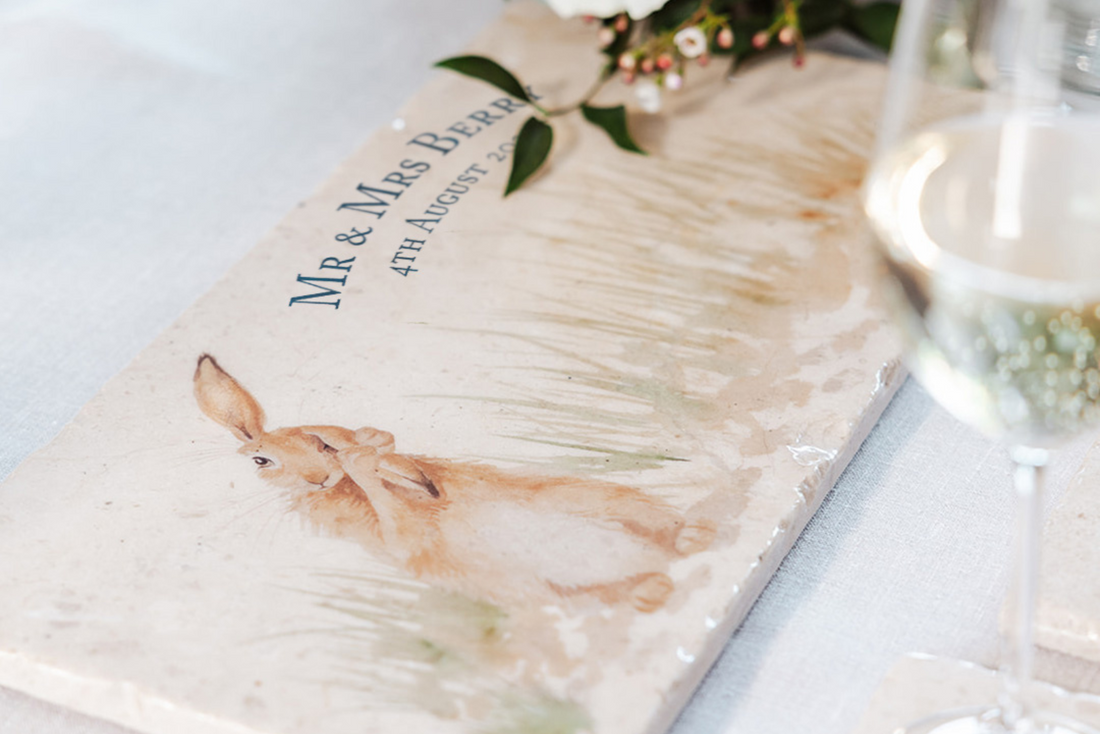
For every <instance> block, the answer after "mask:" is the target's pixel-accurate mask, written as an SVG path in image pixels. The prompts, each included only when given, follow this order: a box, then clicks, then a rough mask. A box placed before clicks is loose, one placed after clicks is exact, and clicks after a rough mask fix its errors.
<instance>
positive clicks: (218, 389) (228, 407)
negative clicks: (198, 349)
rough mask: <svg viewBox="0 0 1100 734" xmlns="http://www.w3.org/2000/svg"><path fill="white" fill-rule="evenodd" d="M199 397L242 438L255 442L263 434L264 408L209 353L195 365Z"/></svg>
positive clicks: (211, 414)
mask: <svg viewBox="0 0 1100 734" xmlns="http://www.w3.org/2000/svg"><path fill="white" fill-rule="evenodd" d="M195 400H197V401H198V403H199V408H200V409H202V412H203V413H206V415H207V416H209V417H210V418H213V419H214V420H215V421H216V422H218V423H219V424H221V425H223V426H225V427H226V428H228V429H229V430H230V431H232V432H233V435H234V436H236V437H237V438H239V439H240V440H242V441H252V440H254V439H257V438H259V437H260V436H261V435H263V432H264V411H263V408H261V407H260V404H259V403H257V402H256V398H254V397H252V396H251V395H249V393H248V391H247V390H245V389H244V388H243V387H241V385H240V383H239V382H237V381H236V380H234V379H233V378H232V377H230V376H229V373H228V372H226V371H225V370H223V369H222V368H221V367H219V366H218V363H217V362H216V361H214V358H213V357H211V356H210V355H209V354H204V355H202V356H201V357H199V364H198V366H197V367H196V368H195Z"/></svg>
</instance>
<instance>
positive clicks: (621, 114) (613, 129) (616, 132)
mask: <svg viewBox="0 0 1100 734" xmlns="http://www.w3.org/2000/svg"><path fill="white" fill-rule="evenodd" d="M581 114H582V115H584V119H586V120H588V121H589V122H591V123H592V124H593V125H596V126H597V127H602V128H603V129H604V132H606V133H607V134H608V135H610V136H611V139H612V140H613V141H615V145H617V146H619V147H620V148H622V149H623V150H629V151H630V152H631V153H641V154H642V155H645V154H646V152H645V151H644V150H642V149H641V148H639V147H638V144H637V143H635V142H634V138H632V137H630V130H628V129H627V127H626V107H623V106H622V105H619V106H618V107H592V106H591V105H587V104H582V105H581Z"/></svg>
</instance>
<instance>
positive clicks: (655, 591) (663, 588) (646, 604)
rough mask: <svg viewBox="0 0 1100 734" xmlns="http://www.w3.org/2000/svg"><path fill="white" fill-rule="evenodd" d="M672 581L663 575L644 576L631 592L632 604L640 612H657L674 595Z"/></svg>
mask: <svg viewBox="0 0 1100 734" xmlns="http://www.w3.org/2000/svg"><path fill="white" fill-rule="evenodd" d="M673 588H674V587H673V585H672V579H670V578H669V577H668V576H667V575H665V574H663V573H650V574H646V575H645V576H643V577H642V578H641V579H640V580H639V581H638V583H636V584H634V587H633V588H632V589H631V590H630V602H631V604H633V605H634V608H635V609H637V610H638V611H639V612H645V613H646V614H649V613H650V612H655V611H657V610H658V609H660V608H661V607H663V606H664V605H665V602H666V601H668V597H669V596H671V595H672V590H673Z"/></svg>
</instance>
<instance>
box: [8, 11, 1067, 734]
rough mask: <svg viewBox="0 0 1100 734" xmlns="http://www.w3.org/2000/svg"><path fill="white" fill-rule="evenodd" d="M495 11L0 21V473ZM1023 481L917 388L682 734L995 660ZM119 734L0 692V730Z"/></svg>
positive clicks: (850, 700)
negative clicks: (935, 666) (954, 662)
mask: <svg viewBox="0 0 1100 734" xmlns="http://www.w3.org/2000/svg"><path fill="white" fill-rule="evenodd" d="M500 9H501V8H500V0H474V1H469V0H468V1H467V2H462V3H454V2H449V1H448V0H419V2H416V3H409V2H403V1H402V0H313V1H312V2H308V3H303V2H293V1H292V0H262V1H261V0H238V1H237V2H224V1H218V0H187V1H186V2H184V1H183V0H177V1H176V2H170V1H169V0H162V2H158V3H152V2H148V0H144V1H139V0H6V2H0V344H2V345H3V346H2V347H0V386H2V387H0V419H2V423H0V477H2V476H5V475H7V474H8V473H9V472H10V471H11V470H12V469H13V468H14V467H15V465H16V464H17V463H18V462H19V461H21V460H22V459H23V458H25V457H26V456H27V455H28V454H30V453H31V452H32V451H34V450H35V449H37V448H39V447H40V446H42V445H44V444H45V443H47V442H48V441H49V440H50V439H51V438H52V437H53V436H54V435H55V434H56V433H57V431H58V430H59V429H60V428H61V426H62V425H63V424H64V423H65V422H67V421H68V420H70V419H71V418H72V417H73V416H74V415H75V414H76V412H77V411H78V410H79V408H80V407H81V406H82V405H83V404H84V403H85V402H86V401H87V400H89V399H90V398H91V397H92V396H93V395H94V394H95V392H96V391H97V390H98V389H99V388H100V387H101V386H102V385H103V384H104V383H105V382H106V381H107V380H108V379H109V378H110V377H111V376H112V375H113V374H115V373H116V372H118V371H119V370H120V369H122V368H123V367H124V366H125V365H126V364H127V362H128V361H129V360H130V359H132V358H133V357H134V356H135V355H136V354H137V353H138V352H139V351H140V350H141V349H142V348H143V347H144V346H145V345H146V344H147V343H148V342H149V341H150V340H151V339H152V338H153V337H154V336H155V335H156V334H157V333H158V332H159V331H160V330H162V329H163V328H164V327H166V326H167V325H168V324H170V323H171V322H172V321H173V320H174V319H175V318H176V317H177V316H178V315H179V314H180V313H181V312H182V311H183V310H184V309H185V308H186V307H187V306H188V305H189V304H190V303H191V302H192V301H193V300H194V299H195V298H196V297H198V296H199V295H200V294H201V293H203V292H204V291H205V290H207V289H208V288H209V287H210V286H211V285H212V284H213V283H214V281H215V280H216V279H217V278H218V277H219V276H220V275H221V273H223V272H224V271H225V270H226V269H227V267H228V266H229V265H230V264H231V263H233V262H234V261H235V260H237V259H238V258H239V257H241V255H243V254H244V252H245V251H246V250H247V249H248V248H250V247H251V246H252V245H253V244H254V243H255V242H256V241H257V240H258V239H259V238H260V237H261V235H263V234H264V233H265V232H266V231H267V230H268V229H269V228H270V227H272V226H273V224H274V223H275V222H277V221H278V220H279V219H280V218H281V217H282V216H283V214H284V213H286V212H287V211H288V210H290V209H291V208H292V207H293V206H294V205H295V204H296V203H297V202H298V201H300V200H301V199H303V198H305V197H307V196H308V195H309V194H310V191H311V189H312V188H313V187H314V186H316V185H317V184H318V183H320V182H321V181H322V180H324V179H325V178H326V177H327V175H328V173H329V172H330V171H331V169H332V168H334V167H335V166H336V165H337V164H338V163H339V162H340V161H341V160H342V159H343V158H345V157H346V156H347V155H348V154H349V153H350V151H352V150H353V149H354V148H355V147H356V146H357V145H358V144H359V143H360V142H362V141H363V140H364V139H365V137H366V136H367V135H368V134H369V133H370V131H371V130H373V129H374V128H375V127H378V126H380V125H384V124H387V123H389V122H390V120H391V118H392V116H393V114H394V111H395V110H396V109H397V108H398V106H399V105H400V103H401V102H402V101H403V100H405V99H406V98H407V97H409V96H410V95H411V94H412V93H413V92H414V91H415V90H416V89H417V88H418V87H419V86H420V85H421V84H422V83H423V82H424V81H425V80H426V79H427V78H428V76H429V74H431V73H433V72H432V71H431V70H430V63H431V62H432V61H433V60H436V59H438V58H441V57H443V56H446V55H449V54H452V53H455V52H457V51H459V50H460V49H461V48H462V47H463V45H464V44H465V43H466V42H467V41H468V40H469V39H470V38H471V37H472V36H473V34H474V33H475V32H476V31H477V30H478V29H480V28H481V27H482V26H483V25H485V24H486V23H488V22H489V21H490V20H491V19H492V18H493V17H494V16H495V15H496V14H497V13H498V12H499V11H500ZM1081 453H1082V451H1081V446H1077V447H1076V448H1075V449H1074V450H1072V451H1068V452H1067V453H1066V455H1065V456H1064V457H1063V460H1062V461H1061V462H1060V463H1059V464H1058V465H1057V466H1056V467H1055V468H1054V470H1053V471H1052V481H1051V485H1052V487H1054V488H1055V489H1057V488H1058V487H1061V486H1063V485H1064V484H1065V481H1066V479H1067V476H1068V472H1069V471H1071V470H1072V469H1073V468H1074V467H1075V466H1076V463H1077V461H1078V460H1079V458H1080V455H1081ZM1008 483H1009V469H1008V464H1007V459H1006V458H1005V456H1004V455H1003V453H1002V452H1001V451H1000V450H998V449H997V448H996V447H994V446H992V445H991V444H989V443H988V442H986V441H984V440H983V439H981V438H979V437H977V436H975V435H974V434H973V433H971V432H969V431H968V430H967V429H965V428H963V427H961V426H959V425H958V424H957V423H955V422H954V421H953V420H952V419H950V418H949V417H948V416H947V415H946V414H945V413H944V412H943V411H942V410H940V409H939V408H937V407H936V406H934V405H933V404H932V403H931V402H930V400H929V399H928V397H927V396H926V395H925V394H924V393H923V392H922V391H921V390H920V388H919V387H917V386H915V385H913V384H912V383H909V384H907V385H906V386H905V387H904V388H903V389H902V390H901V392H900V393H899V394H898V396H897V397H896V398H895V400H894V402H893V403H892V405H891V406H890V408H889V409H888V410H887V412H886V414H885V415H884V416H883V418H882V420H881V422H880V423H879V425H878V426H877V427H876V429H875V430H874V432H873V433H872V434H871V437H870V438H869V439H868V440H867V442H866V444H865V445H864V447H863V449H862V450H861V451H860V453H859V454H858V455H857V456H856V458H855V460H854V461H853V462H852V464H851V465H850V467H849V469H848V471H847V472H846V473H845V474H844V476H843V477H842V478H841V480H840V482H839V484H838V486H837V487H836V489H835V490H834V492H833V493H832V495H831V496H830V497H829V498H828V499H827V500H826V502H825V505H824V506H823V507H822V509H821V511H820V512H819V513H818V515H817V517H816V518H815V519H814V521H813V522H812V523H811V525H810V527H809V528H808V529H807V531H806V532H805V534H804V535H803V536H802V538H801V539H800V540H799V541H798V544H797V545H796V546H795V548H794V550H793V551H792V553H791V554H790V556H789V557H788V559H787V561H786V562H785V563H784V565H783V567H782V568H781V569H780V571H779V573H778V575H777V576H776V577H775V579H774V580H773V581H772V583H771V585H770V586H769V587H768V589H767V590H766V591H765V593H764V595H763V597H762V598H761V599H760V601H759V603H757V605H756V607H755V608H754V609H753V611H752V613H751V614H750V616H749V617H748V620H747V621H746V622H745V624H744V625H743V627H742V628H741V629H740V631H738V632H737V633H736V634H735V635H734V637H733V639H732V640H731V641H730V642H729V644H728V646H727V648H726V650H725V653H724V654H723V656H722V658H721V659H720V661H719V662H718V664H717V665H716V667H715V668H714V670H713V671H712V672H711V674H710V675H709V676H708V678H707V679H706V681H705V682H704V684H703V686H702V687H701V688H700V690H699V691H698V693H697V694H696V695H695V697H694V699H693V701H692V702H691V704H690V705H689V706H688V707H687V709H686V710H685V712H684V713H683V715H682V716H681V717H680V719H679V721H678V722H677V724H676V726H675V727H674V731H675V732H676V734H703V733H706V734H711V733H713V734H719V733H722V732H729V733H734V732H737V733H742V732H743V733H744V734H773V733H774V734H791V733H792V732H815V733H816V734H846V733H847V732H849V731H850V730H851V729H852V728H853V727H854V725H855V724H856V722H857V721H858V718H859V716H860V713H861V712H862V710H863V708H864V707H865V705H866V703H867V702H868V700H869V699H870V696H871V694H872V692H873V690H874V688H875V686H876V685H877V683H878V681H879V679H880V678H881V677H882V675H883V674H884V673H885V671H886V670H887V668H888V667H889V666H890V665H891V664H892V663H893V662H894V660H895V659H896V658H897V657H898V656H899V655H901V654H903V653H905V652H909V651H914V650H919V651H923V652H929V653H936V654H942V655H949V656H961V657H966V658H970V659H976V660H979V661H989V660H991V659H992V658H993V657H994V655H995V647H996V644H995V641H996V634H995V627H996V621H997V614H998V609H999V605H1000V599H1001V595H1002V593H1003V588H1004V585H1005V564H1004V562H1003V559H1004V557H1005V553H1006V550H1007V538H1008V533H1009V530H1010V516H1011V503H1010V499H1011V496H1010V493H1009V491H1008ZM1053 494H1056V491H1055V492H1054V493H1053ZM212 674H216V671H215V670H212ZM120 731H121V730H120V729H118V728H117V727H114V726H112V725H109V724H106V723H103V722H98V721H92V720H89V719H85V718H83V717H80V716H76V715H74V714H71V713H67V712H65V711H62V710H60V709H56V708H54V707H51V706H48V705H45V704H42V703H41V702H38V701H34V700H31V699H29V698H27V697H25V696H22V695H19V694H16V693H12V692H10V691H5V690H2V689H0V734H47V733H54V732H56V733H57V734H93V733H94V734H107V733H108V732H114V733H116V734H117V732H120Z"/></svg>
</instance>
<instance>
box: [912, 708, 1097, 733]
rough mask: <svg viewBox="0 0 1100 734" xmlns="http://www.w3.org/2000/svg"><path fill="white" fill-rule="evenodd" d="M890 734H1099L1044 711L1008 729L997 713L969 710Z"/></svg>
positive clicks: (921, 722)
mask: <svg viewBox="0 0 1100 734" xmlns="http://www.w3.org/2000/svg"><path fill="white" fill-rule="evenodd" d="M892 734H1100V731H1098V730H1096V729H1094V728H1093V727H1091V726H1088V725H1087V724H1082V723H1080V722H1077V721H1074V720H1073V719H1069V718H1066V717H1065V716H1059V715H1057V714H1052V713H1049V712H1046V711H1037V712H1035V713H1034V714H1033V715H1032V716H1031V717H1030V718H1029V719H1028V720H1027V721H1026V722H1020V723H1019V724H1018V725H1017V726H1016V728H1014V729H1009V728H1006V727H1005V725H1004V724H1003V723H1002V722H1001V717H1000V715H999V711H998V710H997V709H990V708H988V707H973V708H966V709H955V710H953V711H944V712H942V713H939V714H934V715H932V716H929V717H926V718H923V719H921V720H920V721H915V722H913V723H912V724H909V725H908V726H904V727H901V728H899V729H896V730H895V731H894V732H892Z"/></svg>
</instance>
